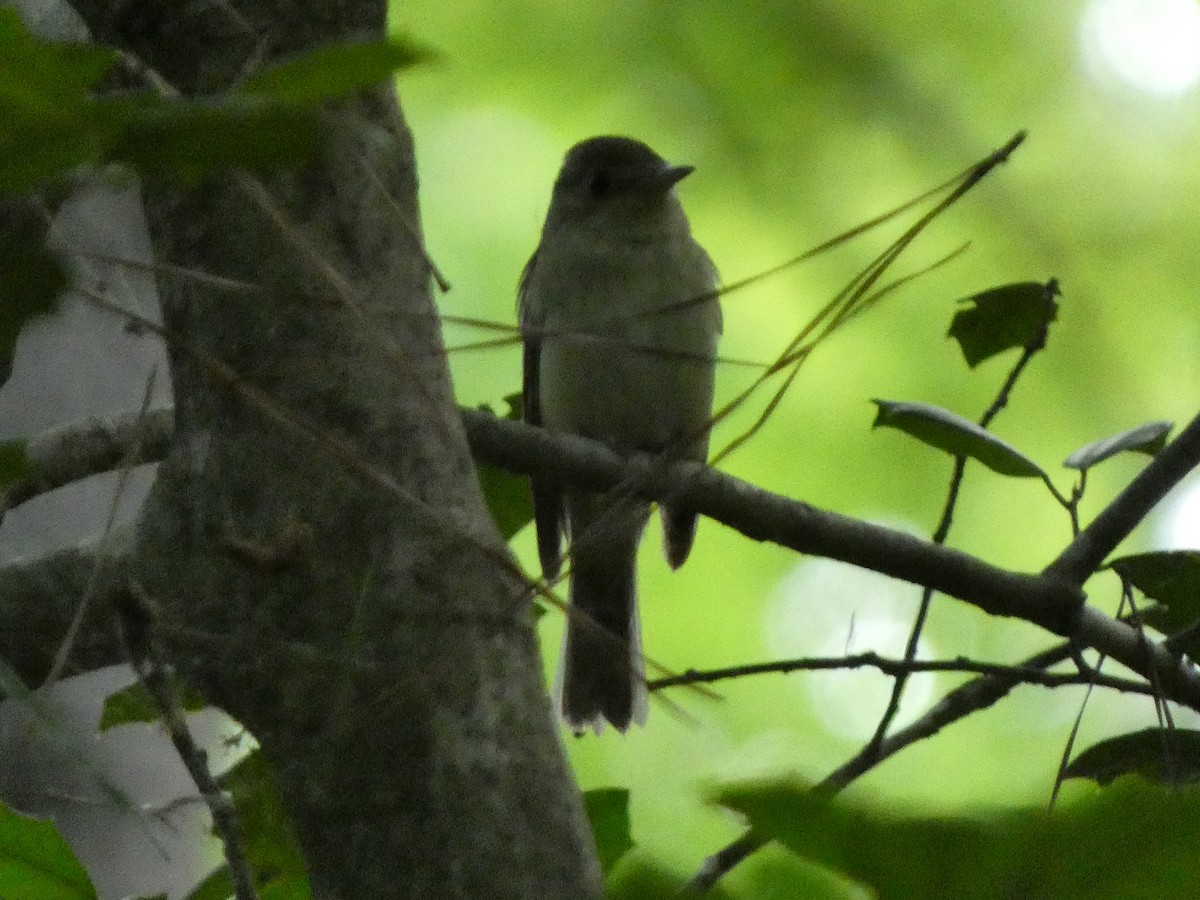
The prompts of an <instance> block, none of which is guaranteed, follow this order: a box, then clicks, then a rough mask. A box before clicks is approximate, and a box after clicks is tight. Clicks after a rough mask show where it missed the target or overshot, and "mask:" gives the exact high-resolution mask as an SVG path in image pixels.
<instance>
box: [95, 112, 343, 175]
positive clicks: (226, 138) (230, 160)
mask: <svg viewBox="0 0 1200 900" xmlns="http://www.w3.org/2000/svg"><path fill="white" fill-rule="evenodd" d="M111 114H115V115H118V116H120V117H121V118H122V121H123V124H124V128H123V130H122V131H121V133H120V135H119V136H118V138H117V139H116V140H114V142H113V146H112V148H111V149H110V150H109V151H108V153H107V157H108V158H111V159H116V160H120V161H121V162H126V163H129V164H131V165H133V166H135V167H136V168H138V169H139V170H140V171H142V172H148V173H160V172H170V173H173V174H175V175H178V176H180V177H182V178H184V179H186V180H189V181H195V180H196V179H198V178H199V177H201V176H203V175H205V174H207V173H208V172H211V171H213V170H215V169H220V168H225V167H237V168H243V169H252V170H257V171H263V170H269V169H279V168H283V167H285V166H288V165H292V164H295V163H299V162H302V161H303V160H305V159H308V158H309V157H311V156H312V155H313V154H314V153H316V152H317V151H318V150H319V148H320V147H321V146H322V144H323V143H324V140H325V137H324V129H323V126H322V125H321V122H320V119H319V117H318V115H317V113H316V112H315V111H314V110H311V109H306V108H304V107H300V106H295V105H291V104H281V103H278V102H276V101H273V100H269V99H266V98H261V97H252V96H249V95H244V96H233V97H227V98H220V99H209V100H203V99H199V100H198V99H187V98H179V99H172V100H159V99H157V98H152V97H148V96H147V97H143V98H140V99H139V100H138V101H136V102H135V101H132V100H131V101H128V102H126V103H125V104H124V105H123V106H121V107H118V108H116V109H113V110H111Z"/></svg>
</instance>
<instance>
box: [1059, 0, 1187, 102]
mask: <svg viewBox="0 0 1200 900" xmlns="http://www.w3.org/2000/svg"><path fill="white" fill-rule="evenodd" d="M1079 31H1080V42H1081V45H1082V50H1083V57H1084V62H1085V64H1086V65H1087V66H1088V68H1089V69H1090V70H1091V72H1092V74H1093V75H1094V76H1097V77H1100V78H1102V79H1110V80H1111V79H1115V80H1117V81H1119V82H1121V83H1122V84H1126V85H1129V86H1130V87H1133V88H1136V89H1137V90H1140V91H1144V92H1146V93H1151V94H1160V95H1163V96H1175V95H1178V94H1182V93H1183V92H1184V91H1187V90H1189V89H1190V88H1192V87H1194V86H1195V84H1196V82H1197V81H1200V5H1198V4H1197V3H1196V0H1091V2H1090V3H1089V4H1088V5H1087V7H1086V8H1085V10H1084V13H1083V18H1082V19H1081V21H1080V26H1079Z"/></svg>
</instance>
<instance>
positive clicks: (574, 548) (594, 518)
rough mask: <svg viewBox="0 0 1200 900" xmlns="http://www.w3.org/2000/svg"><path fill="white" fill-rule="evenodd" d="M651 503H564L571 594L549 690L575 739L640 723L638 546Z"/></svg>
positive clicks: (589, 499) (643, 705) (596, 499)
mask: <svg viewBox="0 0 1200 900" xmlns="http://www.w3.org/2000/svg"><path fill="white" fill-rule="evenodd" d="M649 511H650V510H649V506H648V505H646V504H644V503H642V502H640V501H630V500H619V501H616V502H615V503H608V502H605V498H603V497H600V496H595V495H580V494H572V495H570V496H569V497H568V499H567V518H568V521H569V523H570V530H571V538H572V540H571V550H570V553H571V590H570V608H569V610H568V614H567V629H566V636H565V637H564V639H563V645H562V655H561V657H560V659H559V665H558V677H557V679H556V685H555V688H556V690H555V693H556V696H557V701H558V710H559V714H560V715H561V716H562V719H563V721H564V722H566V724H567V725H568V727H570V728H571V729H572V730H573V731H574V732H575V733H576V734H579V733H582V732H583V731H585V730H586V729H588V728H591V729H593V730H595V731H596V733H597V734H599V732H600V731H601V730H602V729H603V727H604V722H605V721H606V720H607V721H608V722H609V723H610V724H611V725H612V726H613V727H614V728H616V729H617V730H618V731H625V730H626V729H627V728H628V727H629V724H630V722H636V723H637V724H639V725H641V724H643V723H644V722H645V721H646V710H647V700H646V679H645V674H644V671H645V664H644V662H643V659H642V647H641V628H640V625H639V622H638V611H637V583H636V565H637V550H638V544H639V543H640V542H641V537H642V531H643V530H644V529H645V527H646V519H647V518H648V516H649Z"/></svg>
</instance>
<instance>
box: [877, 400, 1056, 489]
mask: <svg viewBox="0 0 1200 900" xmlns="http://www.w3.org/2000/svg"><path fill="white" fill-rule="evenodd" d="M871 402H872V403H874V404H875V405H876V406H878V407H879V414H878V415H877V416H876V417H875V422H874V423H873V424H872V427H873V428H878V427H879V426H881V425H882V426H884V427H887V428H895V429H897V430H899V431H903V432H904V433H905V434H908V435H911V436H912V437H915V438H916V439H917V440H919V441H921V442H922V443H923V444H928V445H929V446H930V447H936V448H937V449H939V450H945V451H946V452H947V453H950V454H952V455H954V456H966V457H969V458H970V459H974V460H976V461H978V462H981V463H983V464H984V465H985V466H987V467H988V468H989V469H991V470H992V471H993V472H998V473H999V474H1001V475H1010V476H1012V477H1014V478H1045V477H1046V475H1045V473H1044V472H1042V470H1041V469H1040V468H1038V465H1037V463H1035V462H1033V460H1031V459H1029V457H1027V456H1025V455H1024V454H1023V453H1021V451H1019V450H1017V449H1016V448H1015V447H1013V446H1012V445H1011V444H1007V443H1005V442H1004V441H1002V440H1000V438H998V437H996V436H995V435H994V434H992V433H991V432H989V431H986V430H985V429H983V428H981V427H979V426H978V425H976V424H975V423H974V422H970V421H968V420H966V419H964V418H962V417H961V416H957V415H955V414H954V413H952V412H950V411H949V410H947V409H942V408H941V407H940V406H930V405H929V404H926V403H901V402H895V401H891V400H872V401H871Z"/></svg>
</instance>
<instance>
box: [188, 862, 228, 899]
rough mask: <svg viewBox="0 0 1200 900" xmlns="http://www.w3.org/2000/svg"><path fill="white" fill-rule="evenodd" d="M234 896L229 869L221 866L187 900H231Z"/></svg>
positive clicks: (193, 890) (196, 887) (193, 889)
mask: <svg viewBox="0 0 1200 900" xmlns="http://www.w3.org/2000/svg"><path fill="white" fill-rule="evenodd" d="M232 896H233V881H232V880H231V879H230V878H229V869H228V868H227V867H226V866H221V867H220V868H219V869H217V870H216V871H215V872H213V873H211V874H210V875H209V876H208V877H207V878H205V879H204V880H203V881H202V882H200V883H199V884H198V885H196V886H195V887H194V888H192V892H191V893H190V894H188V895H187V900H229V898H230V897H232Z"/></svg>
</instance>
